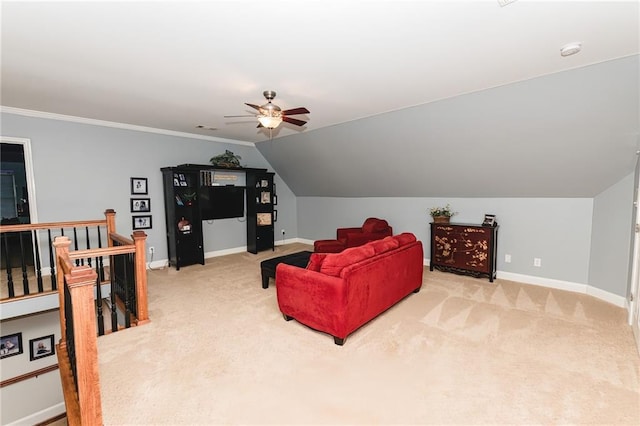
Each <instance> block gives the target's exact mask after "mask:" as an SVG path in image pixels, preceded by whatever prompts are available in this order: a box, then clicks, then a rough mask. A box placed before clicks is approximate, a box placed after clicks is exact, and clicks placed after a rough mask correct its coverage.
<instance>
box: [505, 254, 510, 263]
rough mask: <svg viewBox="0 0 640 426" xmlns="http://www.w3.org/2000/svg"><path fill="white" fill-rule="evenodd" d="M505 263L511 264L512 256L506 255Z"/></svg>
mask: <svg viewBox="0 0 640 426" xmlns="http://www.w3.org/2000/svg"><path fill="white" fill-rule="evenodd" d="M504 263H511V255H510V254H505V255H504Z"/></svg>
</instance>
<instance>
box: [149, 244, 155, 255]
mask: <svg viewBox="0 0 640 426" xmlns="http://www.w3.org/2000/svg"><path fill="white" fill-rule="evenodd" d="M155 252H156V248H155V247H154V246H151V247H149V254H153V253H155Z"/></svg>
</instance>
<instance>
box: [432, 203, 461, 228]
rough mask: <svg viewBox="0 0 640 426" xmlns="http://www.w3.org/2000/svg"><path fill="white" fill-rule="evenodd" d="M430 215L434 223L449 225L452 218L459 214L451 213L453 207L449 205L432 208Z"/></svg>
mask: <svg viewBox="0 0 640 426" xmlns="http://www.w3.org/2000/svg"><path fill="white" fill-rule="evenodd" d="M429 214H430V215H431V217H432V218H433V222H434V223H449V221H450V220H451V216H453V215H455V214H457V212H454V211H451V206H449V204H447V205H446V206H444V207H432V208H431V209H430V210H429Z"/></svg>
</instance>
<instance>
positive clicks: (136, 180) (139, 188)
mask: <svg viewBox="0 0 640 426" xmlns="http://www.w3.org/2000/svg"><path fill="white" fill-rule="evenodd" d="M131 194H143V195H144V194H148V189H147V178H141V177H132V178H131Z"/></svg>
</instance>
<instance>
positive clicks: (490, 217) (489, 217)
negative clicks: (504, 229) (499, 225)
mask: <svg viewBox="0 0 640 426" xmlns="http://www.w3.org/2000/svg"><path fill="white" fill-rule="evenodd" d="M482 226H496V215H495V214H485V215H484V222H482Z"/></svg>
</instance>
